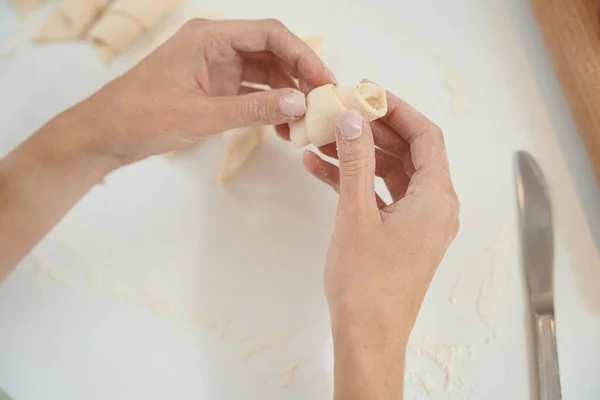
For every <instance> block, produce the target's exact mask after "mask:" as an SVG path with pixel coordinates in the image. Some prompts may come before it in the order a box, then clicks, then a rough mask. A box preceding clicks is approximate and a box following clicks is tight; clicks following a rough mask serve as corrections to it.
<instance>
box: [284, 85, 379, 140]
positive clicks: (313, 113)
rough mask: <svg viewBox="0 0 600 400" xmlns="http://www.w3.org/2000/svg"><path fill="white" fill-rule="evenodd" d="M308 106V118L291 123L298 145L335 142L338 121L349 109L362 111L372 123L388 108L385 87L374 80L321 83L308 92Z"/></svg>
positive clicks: (291, 136)
mask: <svg viewBox="0 0 600 400" xmlns="http://www.w3.org/2000/svg"><path fill="white" fill-rule="evenodd" d="M306 107H307V110H306V115H305V116H304V118H303V119H301V120H299V121H296V122H292V123H290V139H291V141H292V143H293V144H294V145H296V146H298V147H301V146H306V145H308V144H311V143H312V144H313V145H315V146H317V147H319V146H324V145H326V144H329V143H333V142H335V127H334V124H335V120H336V118H337V117H338V116H339V115H340V114H342V113H343V112H344V111H346V110H358V111H360V113H361V114H362V115H363V117H364V118H365V119H366V120H367V121H369V122H370V121H374V120H376V119H378V118H381V117H383V116H384V115H385V114H386V112H387V108H388V107H387V96H386V91H385V89H384V88H382V87H381V86H379V85H377V84H375V83H370V82H364V83H360V84H358V85H356V86H353V87H348V88H336V87H335V86H333V85H325V86H320V87H318V88H316V89H314V90H313V91H312V92H310V93H309V94H308V96H307V97H306Z"/></svg>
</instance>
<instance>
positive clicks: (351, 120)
mask: <svg viewBox="0 0 600 400" xmlns="http://www.w3.org/2000/svg"><path fill="white" fill-rule="evenodd" d="M362 125H363V119H362V115H360V112H358V111H356V110H350V111H346V112H345V113H343V114H342V115H340V116H339V117H338V120H337V126H338V129H339V130H340V136H341V137H342V138H343V139H345V140H353V139H356V138H358V137H360V135H362Z"/></svg>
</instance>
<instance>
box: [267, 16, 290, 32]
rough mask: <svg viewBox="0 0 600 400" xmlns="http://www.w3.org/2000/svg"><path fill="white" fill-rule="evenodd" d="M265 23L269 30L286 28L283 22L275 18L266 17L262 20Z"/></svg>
mask: <svg viewBox="0 0 600 400" xmlns="http://www.w3.org/2000/svg"><path fill="white" fill-rule="evenodd" d="M264 22H265V24H267V25H268V26H269V28H270V30H273V31H284V30H287V28H286V26H285V24H284V23H283V22H281V21H280V20H278V19H277V18H267V19H265V20H264Z"/></svg>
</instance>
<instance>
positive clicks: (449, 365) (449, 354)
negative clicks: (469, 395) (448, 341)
mask: <svg viewBox="0 0 600 400" xmlns="http://www.w3.org/2000/svg"><path fill="white" fill-rule="evenodd" d="M407 350H408V352H407V355H408V357H407V358H408V360H407V366H408V367H409V368H407V379H408V380H409V381H411V382H412V383H414V384H416V385H418V387H420V389H421V391H422V392H423V394H425V395H427V396H439V395H443V394H450V393H455V392H457V391H458V390H459V389H461V388H462V387H463V386H464V384H465V381H464V377H463V376H462V375H461V374H460V373H459V371H458V365H457V364H458V361H459V358H460V357H462V356H463V355H464V354H468V353H470V346H469V345H444V344H439V343H433V342H431V341H430V340H428V339H423V340H421V341H419V342H410V343H409V344H408V348H407Z"/></svg>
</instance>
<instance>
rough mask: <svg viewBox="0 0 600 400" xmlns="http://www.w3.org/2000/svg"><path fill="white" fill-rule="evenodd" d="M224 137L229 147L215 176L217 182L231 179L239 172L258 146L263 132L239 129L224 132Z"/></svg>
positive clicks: (251, 128) (252, 128)
mask: <svg viewBox="0 0 600 400" xmlns="http://www.w3.org/2000/svg"><path fill="white" fill-rule="evenodd" d="M225 137H226V138H227V140H228V142H229V147H228V148H227V154H226V155H225V159H224V160H223V163H222V164H221V168H220V169H219V173H218V175H217V180H218V181H219V182H225V181H228V180H230V179H233V178H234V177H235V176H236V175H237V174H238V173H239V172H240V170H241V169H242V167H243V166H244V164H245V163H246V161H248V159H249V158H250V156H251V155H252V153H254V150H255V149H256V148H257V147H258V145H259V144H260V142H261V140H262V137H263V132H262V130H261V128H255V127H250V128H239V129H232V130H230V131H227V132H225Z"/></svg>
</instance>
